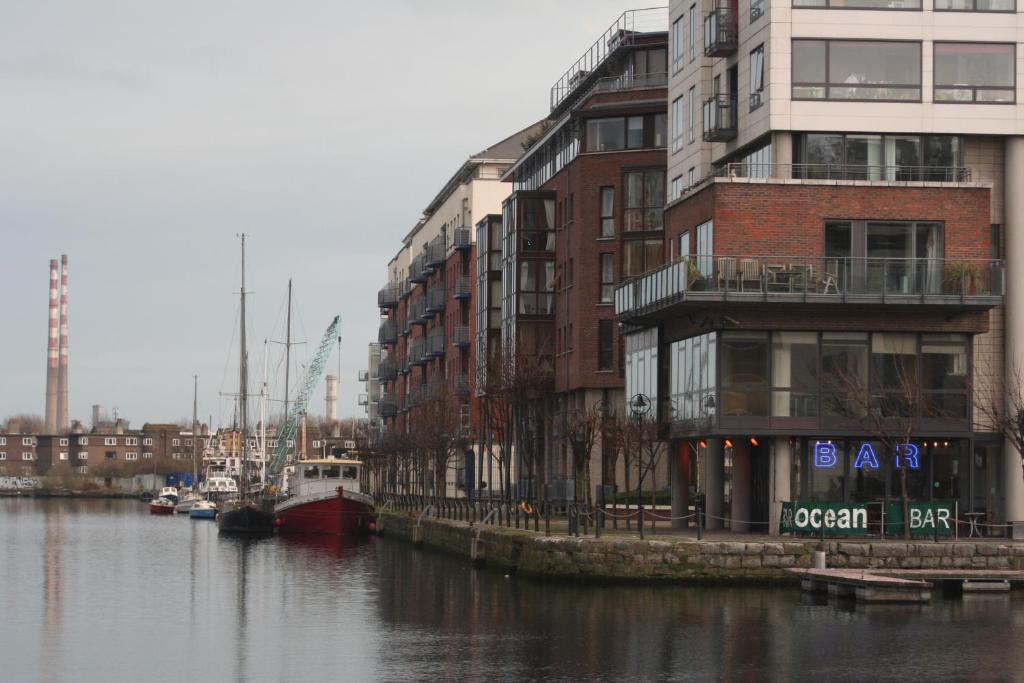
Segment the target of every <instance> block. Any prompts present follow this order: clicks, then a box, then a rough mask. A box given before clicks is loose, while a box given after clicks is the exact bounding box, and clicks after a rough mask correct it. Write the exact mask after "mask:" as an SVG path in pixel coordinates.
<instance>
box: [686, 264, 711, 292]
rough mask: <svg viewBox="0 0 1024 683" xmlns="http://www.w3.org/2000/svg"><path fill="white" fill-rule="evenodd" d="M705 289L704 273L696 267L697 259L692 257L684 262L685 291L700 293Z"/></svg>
mask: <svg viewBox="0 0 1024 683" xmlns="http://www.w3.org/2000/svg"><path fill="white" fill-rule="evenodd" d="M706 288H707V280H706V279H705V278H704V273H702V272H701V271H700V267H699V266H698V265H697V259H695V258H693V257H692V256H691V257H690V258H689V259H688V260H687V262H686V289H688V290H690V291H695V292H702V291H704V290H705V289H706Z"/></svg>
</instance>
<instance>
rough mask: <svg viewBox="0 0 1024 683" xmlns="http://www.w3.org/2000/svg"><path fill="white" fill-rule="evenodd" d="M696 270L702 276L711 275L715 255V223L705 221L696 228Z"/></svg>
mask: <svg viewBox="0 0 1024 683" xmlns="http://www.w3.org/2000/svg"><path fill="white" fill-rule="evenodd" d="M696 246H697V268H698V269H699V270H700V272H701V274H702V275H704V276H709V275H711V270H712V266H713V265H714V256H713V255H714V253H715V223H714V221H706V222H704V223H701V224H700V225H698V226H697V245H696Z"/></svg>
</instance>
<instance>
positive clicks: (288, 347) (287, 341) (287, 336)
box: [283, 278, 292, 424]
mask: <svg viewBox="0 0 1024 683" xmlns="http://www.w3.org/2000/svg"><path fill="white" fill-rule="evenodd" d="M284 328H285V332H284V422H283V424H288V375H289V372H290V371H291V367H292V360H291V359H292V279H291V278H288V315H287V318H286V322H285V326H284Z"/></svg>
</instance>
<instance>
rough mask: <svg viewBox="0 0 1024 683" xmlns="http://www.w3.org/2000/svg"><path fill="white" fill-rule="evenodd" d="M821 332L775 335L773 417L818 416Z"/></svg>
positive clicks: (779, 333) (781, 333)
mask: <svg viewBox="0 0 1024 683" xmlns="http://www.w3.org/2000/svg"><path fill="white" fill-rule="evenodd" d="M817 415H818V333H817V332H775V333H774V334H772V417H793V418H800V417H817Z"/></svg>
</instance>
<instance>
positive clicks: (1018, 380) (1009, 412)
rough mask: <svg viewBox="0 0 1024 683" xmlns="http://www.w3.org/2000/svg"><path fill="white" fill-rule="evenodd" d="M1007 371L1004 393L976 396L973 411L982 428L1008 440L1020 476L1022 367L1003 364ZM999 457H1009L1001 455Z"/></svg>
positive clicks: (1023, 469) (1023, 408) (1023, 450)
mask: <svg viewBox="0 0 1024 683" xmlns="http://www.w3.org/2000/svg"><path fill="white" fill-rule="evenodd" d="M1007 364H1008V365H1010V368H1009V372H1007V376H1006V377H1005V378H1004V380H1003V382H1004V384H1005V389H1004V392H1005V393H1004V392H999V391H997V390H989V391H987V392H986V394H985V395H982V396H979V398H978V401H977V408H978V413H979V417H981V419H982V420H983V421H984V423H985V424H984V425H983V426H984V427H985V428H987V429H991V430H992V431H993V432H995V433H997V434H999V435H1000V436H1002V437H1003V438H1004V439H1006V440H1007V441H1009V442H1010V443H1011V444H1012V445H1013V447H1014V448H1015V449H1016V450H1017V459H1018V461H1019V463H1018V464H1019V465H1020V466H1021V475H1022V476H1024V457H1021V456H1022V455H1024V367H1022V366H1021V365H1019V364H1017V363H1014V362H1011V361H1007ZM1003 457H1012V456H1011V455H1010V454H1008V453H1005V454H1004V455H1003Z"/></svg>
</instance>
